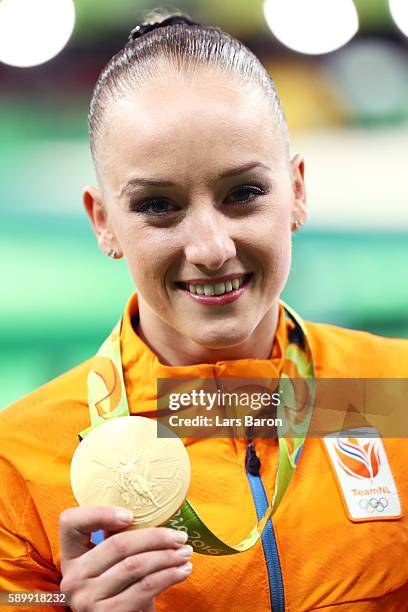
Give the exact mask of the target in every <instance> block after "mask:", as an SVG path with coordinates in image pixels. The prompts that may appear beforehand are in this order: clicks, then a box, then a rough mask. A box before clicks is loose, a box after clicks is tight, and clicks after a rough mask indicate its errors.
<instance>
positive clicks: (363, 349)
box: [306, 321, 408, 378]
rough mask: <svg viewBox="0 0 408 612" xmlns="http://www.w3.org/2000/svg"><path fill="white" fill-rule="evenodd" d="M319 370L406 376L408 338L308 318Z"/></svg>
mask: <svg viewBox="0 0 408 612" xmlns="http://www.w3.org/2000/svg"><path fill="white" fill-rule="evenodd" d="M306 329H307V332H308V338H309V341H310V344H311V348H312V352H313V356H314V360H315V366H316V373H317V374H318V375H320V376H324V377H344V376H347V377H360V376H361V377H370V378H387V377H389V378H398V377H402V378H405V377H406V376H407V375H408V340H404V339H397V338H384V337H382V336H376V335H374V334H371V333H368V332H363V331H355V330H352V329H345V328H342V327H337V326H335V325H327V324H323V323H311V322H309V321H307V322H306Z"/></svg>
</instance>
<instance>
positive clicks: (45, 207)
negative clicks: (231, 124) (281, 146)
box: [0, 0, 408, 407]
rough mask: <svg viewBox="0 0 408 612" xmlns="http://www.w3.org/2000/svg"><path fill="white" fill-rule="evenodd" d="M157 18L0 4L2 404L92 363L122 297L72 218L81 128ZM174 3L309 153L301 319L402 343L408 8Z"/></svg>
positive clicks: (126, 4) (132, 3) (90, 2)
mask: <svg viewBox="0 0 408 612" xmlns="http://www.w3.org/2000/svg"><path fill="white" fill-rule="evenodd" d="M156 6H157V3H156V2H150V1H147V0H117V1H116V2H115V3H112V2H102V1H101V0H74V2H72V0H28V1H27V0H0V175H1V182H0V211H1V223H0V253H1V257H0V273H1V280H2V293H1V300H0V372H1V376H0V381H1V395H0V407H4V406H5V405H7V404H9V403H10V402H12V401H14V400H15V399H17V398H18V397H21V396H22V395H24V394H25V393H27V392H28V391H30V390H32V389H34V388H35V387H37V386H39V385H41V384H43V383H45V382H46V381H47V380H49V379H51V378H52V377H54V376H56V375H57V374H59V373H61V372H63V371H64V370H66V369H68V368H70V367H72V366H74V365H75V364H76V363H78V362H79V361H81V360H83V359H85V358H87V357H89V356H91V355H92V354H93V353H94V352H96V350H97V349H98V347H99V345H100V343H101V342H102V340H103V339H104V338H105V336H106V335H107V333H108V331H109V330H110V329H111V327H112V326H113V324H114V323H115V322H116V320H117V319H118V318H119V316H120V314H121V312H122V308H123V306H124V304H125V302H126V300H127V298H128V297H129V295H130V294H131V292H132V290H133V284H132V280H131V279H130V276H129V275H128V273H127V271H126V268H125V264H124V262H123V261H112V260H110V259H109V258H107V257H106V256H104V255H102V254H101V253H100V251H99V250H98V248H97V245H96V241H95V239H94V236H93V233H92V231H91V228H90V225H89V223H88V220H87V217H86V216H85V212H84V211H83V207H82V202H81V191H82V187H83V185H84V184H85V183H89V182H94V175H93V168H92V165H91V160H90V155H89V153H88V145H87V127H86V117H87V109H88V103H89V99H90V96H91V92H92V89H93V85H94V83H95V80H96V78H97V75H98V73H99V71H100V70H101V68H102V67H103V66H104V64H105V63H106V61H107V60H108V59H109V58H110V57H111V55H112V54H113V53H114V52H116V51H117V50H118V49H119V48H120V47H121V46H122V45H123V43H124V42H125V40H126V38H127V35H128V32H129V30H130V29H131V28H132V27H133V26H134V25H135V24H136V23H139V22H140V21H141V19H143V13H144V11H146V10H151V9H152V8H155V7H156ZM174 6H175V7H176V8H178V9H181V10H184V11H187V12H188V13H189V15H190V16H191V18H192V19H193V20H195V21H201V22H202V23H205V24H209V25H217V26H220V27H221V28H223V29H225V30H226V31H228V32H230V33H231V34H233V35H235V36H237V37H239V38H240V39H242V40H243V41H244V42H245V43H246V44H247V45H248V46H249V47H250V48H251V49H252V50H253V51H254V52H255V53H256V54H257V55H258V56H259V57H260V58H261V60H262V61H263V62H264V64H265V65H266V66H267V67H268V69H269V71H270V73H271V75H272V77H273V78H274V80H275V82H276V85H277V88H278V91H279V93H280V96H281V98H282V102H283V106H284V108H285V110H286V115H287V119H288V123H289V128H290V131H291V149H292V153H293V154H295V153H297V152H300V153H302V154H303V155H304V157H305V160H306V178H307V187H308V195H309V205H310V219H309V222H308V224H307V227H305V228H303V229H302V231H301V232H299V233H298V234H297V235H296V236H295V238H294V259H293V269H292V273H291V277H290V281H289V284H288V286H287V288H286V291H285V295H284V298H285V299H286V300H287V301H288V302H289V303H290V304H291V305H292V306H294V307H295V308H296V309H298V310H299V311H300V313H301V314H302V315H303V316H304V317H305V318H309V319H312V320H316V321H324V322H331V323H335V324H338V325H343V326H348V327H353V328H356V329H366V330H369V331H372V332H375V333H379V334H382V335H386V336H398V337H408V276H407V269H408V198H407V189H406V184H407V166H408V165H407V161H408V159H407V142H408V140H407V136H408V103H407V102H408V61H407V60H408V38H407V35H408V2H406V0H390V1H389V0H355V2H352V0H331V1H330V2H327V0H324V1H322V0H266V2H262V1H261V0H251V1H250V2H249V1H248V0H223V2H219V1H218V0H194V1H192V0H179V1H178V2H177V3H176V4H175V5H174ZM404 32H405V33H404ZM47 44H48V47H49V48H48V47H47ZM47 54H48V55H47ZM33 64H35V65H33Z"/></svg>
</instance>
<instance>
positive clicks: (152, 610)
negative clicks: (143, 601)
mask: <svg viewBox="0 0 408 612" xmlns="http://www.w3.org/2000/svg"><path fill="white" fill-rule="evenodd" d="M140 612H156V604H155V603H154V599H152V600H151V602H150V603H149V605H147V606H145V607H144V608H143V610H140Z"/></svg>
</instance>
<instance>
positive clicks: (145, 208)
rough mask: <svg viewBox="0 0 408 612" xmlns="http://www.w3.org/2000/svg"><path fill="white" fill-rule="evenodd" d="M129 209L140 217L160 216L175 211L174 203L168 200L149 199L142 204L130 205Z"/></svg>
mask: <svg viewBox="0 0 408 612" xmlns="http://www.w3.org/2000/svg"><path fill="white" fill-rule="evenodd" d="M130 209H131V210H132V211H135V212H137V213H139V214H141V215H152V216H160V215H165V214H167V213H169V212H173V211H174V210H175V208H174V203H173V202H172V201H171V200H169V199H168V198H150V199H149V200H143V201H142V202H135V203H131V205H130Z"/></svg>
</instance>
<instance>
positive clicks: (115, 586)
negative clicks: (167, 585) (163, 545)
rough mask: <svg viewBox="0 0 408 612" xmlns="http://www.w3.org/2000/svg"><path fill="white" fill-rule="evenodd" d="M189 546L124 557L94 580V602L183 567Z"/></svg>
mask: <svg viewBox="0 0 408 612" xmlns="http://www.w3.org/2000/svg"><path fill="white" fill-rule="evenodd" d="M192 553H193V549H192V547H191V546H182V547H181V548H179V549H178V550H157V551H149V552H145V553H140V554H138V555H134V556H132V557H125V559H123V560H122V561H120V562H119V563H116V564H115V565H114V566H113V567H111V568H110V569H109V570H108V571H106V572H104V573H103V574H101V575H100V576H99V577H98V578H96V579H94V583H93V593H94V595H95V599H96V600H98V601H99V600H101V599H107V598H108V597H112V596H113V595H116V594H117V593H120V592H121V591H123V590H124V589H126V588H127V587H129V586H130V585H132V584H134V583H135V582H138V581H139V580H142V579H143V578H144V577H145V576H148V575H150V574H154V573H156V572H158V571H160V570H163V569H166V568H168V567H178V566H180V565H184V564H185V563H186V562H187V561H189V560H190V559H191V555H192Z"/></svg>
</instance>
